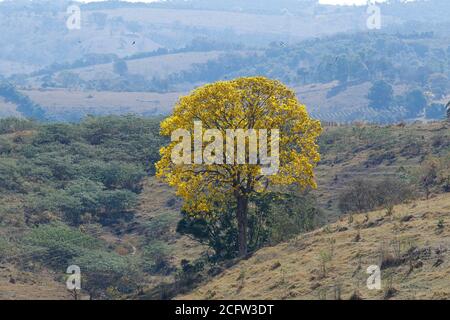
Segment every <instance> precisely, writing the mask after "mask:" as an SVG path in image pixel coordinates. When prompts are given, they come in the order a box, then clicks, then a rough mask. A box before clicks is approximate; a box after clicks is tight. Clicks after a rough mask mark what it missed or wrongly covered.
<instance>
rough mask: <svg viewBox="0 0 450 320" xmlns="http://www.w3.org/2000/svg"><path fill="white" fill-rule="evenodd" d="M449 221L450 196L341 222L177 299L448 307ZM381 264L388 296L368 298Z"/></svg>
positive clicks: (265, 252)
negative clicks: (439, 302)
mask: <svg viewBox="0 0 450 320" xmlns="http://www.w3.org/2000/svg"><path fill="white" fill-rule="evenodd" d="M449 213H450V197H449V196H448V194H447V195H440V196H436V197H434V198H433V199H431V200H423V201H414V202H410V203H408V204H403V205H399V206H396V207H394V213H393V214H392V216H386V211H385V210H378V211H374V212H370V213H369V214H368V215H365V214H360V215H355V216H354V217H353V221H352V222H351V223H350V222H349V219H348V217H342V219H341V220H340V221H338V222H336V223H333V224H330V225H328V226H326V227H324V228H322V229H320V230H317V231H314V232H312V233H308V234H304V235H301V236H299V237H297V238H295V239H292V240H291V241H289V242H287V243H283V244H281V245H278V246H275V247H270V248H264V249H262V250H260V251H258V252H257V253H255V254H254V255H253V256H252V257H251V258H249V259H248V260H245V261H241V262H240V263H239V264H237V265H235V266H234V267H232V268H231V269H229V270H226V271H225V272H223V273H222V274H221V275H219V276H218V277H216V278H214V279H212V280H211V281H210V282H208V283H206V284H205V285H203V286H201V287H200V288H198V289H197V290H194V291H193V292H192V293H190V294H188V295H185V296H180V297H178V298H179V299H335V298H336V297H337V295H336V294H337V293H339V296H340V297H341V299H350V298H351V297H352V295H354V294H355V293H357V294H358V295H359V296H360V297H361V298H363V299H384V298H385V294H391V295H392V296H391V297H390V298H392V299H449V298H450V261H449V257H450V255H449V254H450V251H449V250H450V241H449V239H450V227H449V226H450V214H449ZM367 217H368V220H367ZM380 264H381V265H382V270H381V274H382V290H379V291H377V290H375V291H371V290H368V289H367V287H366V279H367V278H368V277H369V275H367V274H366V269H367V267H369V266H370V265H380ZM323 269H326V272H323ZM243 270H245V273H243ZM394 289H395V290H394ZM388 291H389V292H388Z"/></svg>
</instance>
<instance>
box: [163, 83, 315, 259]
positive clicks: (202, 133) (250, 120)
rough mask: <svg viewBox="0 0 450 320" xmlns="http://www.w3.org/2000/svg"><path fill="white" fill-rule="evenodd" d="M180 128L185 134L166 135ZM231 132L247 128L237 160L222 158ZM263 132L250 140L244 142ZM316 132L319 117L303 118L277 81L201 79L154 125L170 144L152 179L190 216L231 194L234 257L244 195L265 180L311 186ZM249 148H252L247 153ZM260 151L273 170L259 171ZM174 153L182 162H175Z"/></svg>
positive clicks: (243, 235) (243, 243)
mask: <svg viewBox="0 0 450 320" xmlns="http://www.w3.org/2000/svg"><path fill="white" fill-rule="evenodd" d="M199 123H200V124H201V126H199ZM180 129H182V130H184V132H189V133H190V135H189V137H186V136H182V135H177V136H176V138H175V139H174V132H176V131H179V130H180ZM239 129H242V131H244V130H245V132H247V135H246V136H244V139H245V140H244V141H245V142H244V146H245V150H248V154H247V153H246V154H245V158H244V159H242V158H239V156H238V157H236V158H233V157H232V156H231V157H230V154H232V155H233V154H234V153H235V152H236V151H238V148H239V147H238V146H235V143H236V144H237V143H238V139H239V138H238V137H237V136H233V135H230V130H235V132H237V131H239ZM211 130H213V131H212V132H213V134H211ZM264 130H266V131H267V132H266V133H265V134H263V135H261V134H260V135H259V138H260V139H259V140H257V142H255V140H251V139H252V138H255V137H258V136H257V134H256V133H257V132H258V131H259V132H264ZM321 131H322V128H321V125H320V123H319V121H317V120H313V119H311V118H310V117H309V115H308V113H307V111H306V108H305V106H304V105H302V104H301V103H300V102H299V101H298V100H297V98H296V96H295V93H294V91H293V90H291V89H289V88H287V87H286V86H285V85H283V84H282V83H281V82H279V81H274V80H270V79H267V78H264V77H249V78H238V79H235V80H232V81H220V82H216V83H213V84H208V85H205V86H203V87H200V88H198V89H196V90H194V91H193V92H192V93H190V94H189V95H188V96H185V97H182V98H180V100H179V101H178V103H177V104H176V106H175V109H174V111H173V114H172V115H171V116H170V117H168V118H166V119H165V120H164V121H163V122H162V123H161V134H162V135H165V136H172V142H171V143H170V144H169V145H168V146H166V147H163V148H162V149H161V150H160V153H161V160H160V161H159V162H158V163H157V164H156V168H157V176H158V177H159V178H161V179H163V180H164V181H166V182H167V183H168V184H169V185H170V186H173V187H175V188H176V190H177V194H178V195H179V196H181V197H182V198H183V199H184V209H185V210H186V211H187V212H189V213H191V214H192V215H195V216H200V215H204V216H205V217H209V218H214V217H213V215H214V210H212V208H213V206H214V205H217V204H218V203H219V204H220V203H224V202H225V201H229V199H233V202H235V208H236V219H237V225H238V247H239V255H240V256H244V255H246V254H247V231H248V230H247V229H248V226H247V213H248V207H249V199H250V196H251V195H252V194H254V193H257V192H264V191H265V190H267V188H268V187H270V186H271V185H292V184H296V185H297V186H298V187H299V188H301V189H304V188H307V187H312V188H315V187H316V183H315V180H314V172H313V170H314V168H315V166H316V165H317V162H318V161H319V160H320V155H319V152H318V145H317V138H318V136H319V135H320V133H321ZM276 132H278V134H275V133H276ZM268 133H271V135H270V136H269V134H268ZM180 137H181V138H183V139H189V141H188V142H189V149H188V150H186V149H183V148H180V141H179V138H180ZM221 137H226V138H223V139H222V138H221ZM263 138H265V140H264V139H263ZM198 139H200V142H198ZM252 141H253V142H252ZM185 142H186V141H185ZM241 142H242V140H241ZM266 142H267V143H266ZM230 144H231V145H232V147H230ZM211 146H213V147H211ZM264 149H266V150H264ZM250 150H253V151H255V150H256V151H258V150H259V151H260V153H259V154H258V155H257V156H256V157H252V156H251V155H250ZM262 151H266V154H269V153H270V154H271V156H272V158H271V160H272V161H271V162H270V164H271V165H272V166H273V167H275V168H276V170H275V171H273V170H272V171H273V172H271V171H269V170H267V169H268V168H267V164H268V162H263V161H262V160H263V159H262V158H263V156H262V153H261V152H262ZM274 155H276V157H274ZM174 156H176V157H184V158H183V159H184V160H189V161H185V162H183V163H179V162H176V163H175V162H174V161H173V158H174ZM268 172H270V174H268Z"/></svg>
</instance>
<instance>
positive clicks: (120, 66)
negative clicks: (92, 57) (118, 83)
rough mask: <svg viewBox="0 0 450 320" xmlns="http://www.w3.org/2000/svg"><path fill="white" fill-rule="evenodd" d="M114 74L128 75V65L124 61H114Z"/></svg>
mask: <svg viewBox="0 0 450 320" xmlns="http://www.w3.org/2000/svg"><path fill="white" fill-rule="evenodd" d="M113 69H114V73H116V74H118V75H119V76H124V75H126V74H127V73H128V65H127V62H126V61H125V60H121V59H119V60H116V61H115V62H114V65H113Z"/></svg>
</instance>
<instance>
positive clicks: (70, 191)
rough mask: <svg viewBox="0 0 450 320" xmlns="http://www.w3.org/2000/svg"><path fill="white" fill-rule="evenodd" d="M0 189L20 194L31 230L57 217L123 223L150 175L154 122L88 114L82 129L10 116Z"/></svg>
mask: <svg viewBox="0 0 450 320" xmlns="http://www.w3.org/2000/svg"><path fill="white" fill-rule="evenodd" d="M0 128H3V130H4V131H5V132H11V131H17V130H19V128H25V129H31V128H34V129H33V133H32V134H29V133H27V134H23V133H22V132H19V131H17V137H19V138H20V139H16V138H7V137H1V138H2V140H1V141H2V142H3V141H4V142H5V143H2V146H1V149H0V152H1V154H2V155H3V156H4V158H0V178H1V179H0V190H2V191H3V192H6V193H8V192H9V193H22V194H24V196H25V197H24V198H25V200H26V201H25V203H24V209H25V218H26V222H27V223H28V224H30V225H34V224H39V223H47V222H49V221H52V220H55V219H56V217H53V218H52V214H53V215H56V216H58V217H59V218H60V219H63V220H65V221H67V222H68V223H71V224H74V225H76V224H80V223H83V222H89V221H99V222H101V223H104V224H110V223H114V222H115V221H117V220H121V219H128V218H129V217H130V216H131V213H132V211H133V208H134V206H135V205H136V200H137V195H138V194H139V193H140V192H141V191H142V183H141V182H142V179H143V178H144V177H145V176H146V175H148V174H152V173H153V172H154V168H153V163H154V162H156V160H157V159H158V157H159V154H158V152H159V148H160V146H161V145H162V143H163V141H164V140H163V138H161V137H159V134H158V131H159V121H158V120H157V119H145V118H138V117H133V116H127V117H113V116H111V117H104V118H93V117H89V118H87V119H86V120H85V121H83V122H81V123H79V124H44V125H37V124H35V123H32V122H27V121H25V122H24V121H22V120H13V119H8V120H7V121H3V122H0Z"/></svg>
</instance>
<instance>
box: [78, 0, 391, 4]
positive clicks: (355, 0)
mask: <svg viewBox="0 0 450 320" xmlns="http://www.w3.org/2000/svg"><path fill="white" fill-rule="evenodd" d="M78 1H79V2H96V1H104V0H78ZM127 1H128V2H155V1H158V0H127ZM384 1H385V0H378V1H377V2H384ZM319 2H320V3H323V4H350V5H352V4H357V5H365V4H367V0H319Z"/></svg>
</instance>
